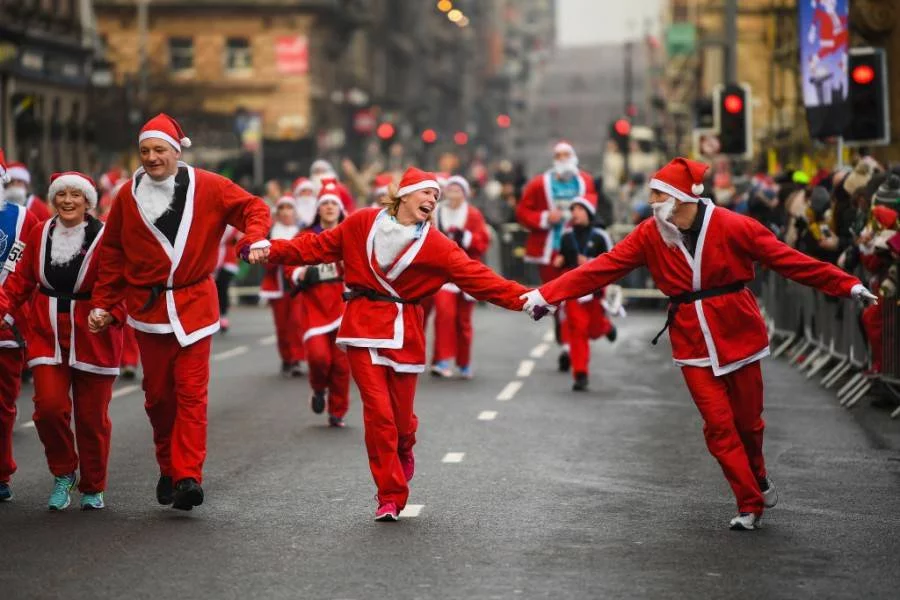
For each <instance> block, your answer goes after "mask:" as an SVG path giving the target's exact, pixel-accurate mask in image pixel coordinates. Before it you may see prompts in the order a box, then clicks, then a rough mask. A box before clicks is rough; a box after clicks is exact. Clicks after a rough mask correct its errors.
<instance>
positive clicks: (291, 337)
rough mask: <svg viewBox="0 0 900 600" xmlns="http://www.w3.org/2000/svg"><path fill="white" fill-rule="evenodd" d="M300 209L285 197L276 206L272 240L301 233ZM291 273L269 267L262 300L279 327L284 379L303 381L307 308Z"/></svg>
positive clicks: (278, 333)
mask: <svg viewBox="0 0 900 600" xmlns="http://www.w3.org/2000/svg"><path fill="white" fill-rule="evenodd" d="M296 208H297V206H296V204H295V201H294V198H293V197H292V196H282V197H281V198H280V199H279V200H278V203H277V204H276V205H275V223H273V224H272V229H271V231H269V239H270V240H289V239H291V238H293V237H294V236H295V235H297V234H298V233H299V232H300V226H299V225H298V224H297V210H296ZM290 291H291V290H290V285H289V283H288V279H287V273H285V269H284V267H283V266H281V265H266V266H265V272H264V273H263V278H262V282H261V283H260V286H259V297H260V298H262V299H264V300H268V302H269V308H270V309H272V320H273V321H274V323H275V341H276V346H277V348H278V356H279V357H280V358H281V376H282V377H302V376H303V375H304V365H305V362H306V353H305V352H304V350H303V316H302V310H303V307H302V306H301V303H300V298H298V297H297V296H296V295H293V294H291V293H290Z"/></svg>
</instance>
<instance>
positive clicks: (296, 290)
mask: <svg viewBox="0 0 900 600" xmlns="http://www.w3.org/2000/svg"><path fill="white" fill-rule="evenodd" d="M343 281H344V278H343V277H338V278H337V279H328V280H327V281H316V282H313V283H306V282H304V281H301V282H300V283H298V284H297V285H295V286H294V287H292V288H291V291H290V294H291V298H293V297H295V296H296V295H297V294H299V293H300V292H304V291H306V290H308V289H310V288H314V287H316V286H317V285H322V284H325V283H341V282H343ZM346 293H347V292H344V294H346ZM344 300H346V298H344Z"/></svg>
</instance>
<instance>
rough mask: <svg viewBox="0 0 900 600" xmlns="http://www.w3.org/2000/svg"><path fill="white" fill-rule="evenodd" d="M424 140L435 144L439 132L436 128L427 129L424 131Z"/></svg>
mask: <svg viewBox="0 0 900 600" xmlns="http://www.w3.org/2000/svg"><path fill="white" fill-rule="evenodd" d="M422 141H423V142H425V143H426V144H433V143H435V142H436V141H437V132H436V131H435V130H434V129H426V130H425V131H423V132H422Z"/></svg>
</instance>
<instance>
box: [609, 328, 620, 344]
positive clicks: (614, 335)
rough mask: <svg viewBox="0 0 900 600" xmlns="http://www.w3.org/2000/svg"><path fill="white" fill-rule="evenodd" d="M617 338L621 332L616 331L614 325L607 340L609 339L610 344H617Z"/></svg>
mask: <svg viewBox="0 0 900 600" xmlns="http://www.w3.org/2000/svg"><path fill="white" fill-rule="evenodd" d="M617 337H619V330H618V329H616V326H615V325H613V326H612V327H611V328H610V330H609V332H607V334H606V339H608V340H609V341H610V342H615V341H616V338H617Z"/></svg>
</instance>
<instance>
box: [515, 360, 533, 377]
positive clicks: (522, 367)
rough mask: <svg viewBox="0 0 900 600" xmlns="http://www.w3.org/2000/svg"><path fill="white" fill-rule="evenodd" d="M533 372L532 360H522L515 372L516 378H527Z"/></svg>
mask: <svg viewBox="0 0 900 600" xmlns="http://www.w3.org/2000/svg"><path fill="white" fill-rule="evenodd" d="M532 371H534V361H533V360H523V361H522V362H520V363H519V369H518V370H517V371H516V377H528V376H529V375H531V372H532Z"/></svg>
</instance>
